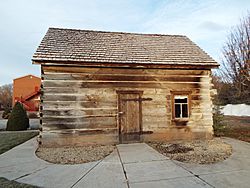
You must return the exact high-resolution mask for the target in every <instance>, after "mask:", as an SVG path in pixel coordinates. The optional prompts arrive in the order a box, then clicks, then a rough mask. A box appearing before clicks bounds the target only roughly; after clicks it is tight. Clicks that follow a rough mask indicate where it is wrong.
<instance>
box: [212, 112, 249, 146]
mask: <svg viewBox="0 0 250 188" xmlns="http://www.w3.org/2000/svg"><path fill="white" fill-rule="evenodd" d="M224 124H225V128H224V129H222V130H221V131H219V133H218V134H217V135H219V136H227V137H231V138H236V139H239V140H243V141H246V142H250V116H224Z"/></svg>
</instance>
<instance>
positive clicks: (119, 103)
mask: <svg viewBox="0 0 250 188" xmlns="http://www.w3.org/2000/svg"><path fill="white" fill-rule="evenodd" d="M32 62H33V64H38V65H40V66H41V78H42V84H41V104H40V116H41V118H40V123H41V125H42V132H41V143H42V144H43V145H46V146H51V145H57V146H65V145H82V144H110V143H127V142H140V141H169V140H179V139H184V140H190V139H209V138H211V137H212V135H213V127H212V125H213V121H212V100H211V98H212V93H213V89H212V83H211V69H213V68H217V67H218V66H219V65H218V63H217V62H216V61H214V60H213V59H212V58H211V57H210V56H209V55H208V54H207V53H205V52H204V51H203V50H202V49H201V48H200V47H198V46H197V45H196V44H195V43H193V42H192V41H191V40H190V39H189V38H187V37H186V36H182V35H161V34H137V33H124V32H106V31H91V30H76V29H61V28H49V29H48V31H47V33H46V35H45V36H44V38H43V39H42V42H41V44H40V45H39V47H38V48H37V50H36V52H35V53H34V55H33V58H32Z"/></svg>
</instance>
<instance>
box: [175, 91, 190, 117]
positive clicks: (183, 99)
mask: <svg viewBox="0 0 250 188" xmlns="http://www.w3.org/2000/svg"><path fill="white" fill-rule="evenodd" d="M173 102H174V104H173V107H174V118H175V119H180V118H188V114H189V110H188V96H187V95H174V101H173Z"/></svg>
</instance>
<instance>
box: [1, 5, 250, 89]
mask: <svg viewBox="0 0 250 188" xmlns="http://www.w3.org/2000/svg"><path fill="white" fill-rule="evenodd" d="M247 11H250V0H89V1H87V0H42V1H34V0H1V1H0V86H1V85H4V84H9V83H12V80H13V79H14V78H17V77H21V76H24V75H27V74H34V75H37V76H39V75H40V67H39V65H32V62H31V58H32V55H33V53H34V52H35V50H36V48H37V47H38V45H39V43H40V42H41V40H42V38H43V37H44V35H45V33H46V31H47V30H48V28H49V27H59V28H74V29H89V30H101V31H122V32H136V33H159V34H181V35H186V36H188V37H189V38H190V39H191V40H192V41H194V42H195V43H196V44H198V45H199V46H200V47H201V48H203V49H204V50H205V51H206V52H207V53H208V54H209V55H210V56H212V57H213V58H214V59H215V60H216V61H218V62H220V61H221V58H222V54H221V51H222V47H223V45H224V43H225V42H226V39H227V36H228V35H229V32H230V30H231V29H232V27H233V26H235V25H237V24H238V23H239V19H240V18H242V17H243V16H245V15H246V14H247Z"/></svg>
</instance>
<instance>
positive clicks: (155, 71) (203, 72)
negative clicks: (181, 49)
mask: <svg viewBox="0 0 250 188" xmlns="http://www.w3.org/2000/svg"><path fill="white" fill-rule="evenodd" d="M42 71H43V72H44V73H45V74H46V73H52V72H54V73H92V74H156V75H159V74H161V75H166V74H168V75H171V74H172V75H175V74H176V75H209V74H210V70H179V69H176V70H173V69H171V70H168V69H132V68H105V67H102V68H94V67H91V68H88V67H62V66H61V67H59V66H42Z"/></svg>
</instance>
